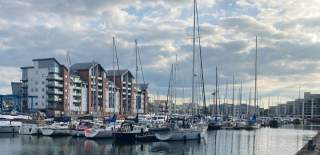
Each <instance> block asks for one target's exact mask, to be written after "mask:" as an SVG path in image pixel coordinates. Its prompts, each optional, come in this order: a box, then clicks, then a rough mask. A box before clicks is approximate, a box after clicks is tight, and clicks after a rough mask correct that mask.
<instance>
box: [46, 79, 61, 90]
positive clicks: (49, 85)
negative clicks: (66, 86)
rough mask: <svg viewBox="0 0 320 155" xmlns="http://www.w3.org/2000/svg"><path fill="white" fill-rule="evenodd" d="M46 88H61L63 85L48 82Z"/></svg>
mask: <svg viewBox="0 0 320 155" xmlns="http://www.w3.org/2000/svg"><path fill="white" fill-rule="evenodd" d="M47 86H48V87H55V88H63V84H61V83H58V82H53V81H49V82H48V84H47Z"/></svg>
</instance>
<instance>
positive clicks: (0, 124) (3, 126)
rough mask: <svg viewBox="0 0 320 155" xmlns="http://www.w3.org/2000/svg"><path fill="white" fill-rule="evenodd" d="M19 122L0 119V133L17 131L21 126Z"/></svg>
mask: <svg viewBox="0 0 320 155" xmlns="http://www.w3.org/2000/svg"><path fill="white" fill-rule="evenodd" d="M21 124H22V123H21V122H18V121H11V120H5V121H0V133H17V132H19V128H20V126H21Z"/></svg>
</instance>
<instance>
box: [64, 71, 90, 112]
mask: <svg viewBox="0 0 320 155" xmlns="http://www.w3.org/2000/svg"><path fill="white" fill-rule="evenodd" d="M87 88H88V84H87V83H86V82H85V81H84V80H82V79H81V78H80V76H79V75H77V74H76V73H73V72H72V73H71V74H70V87H69V92H70V94H69V96H70V100H69V110H70V113H71V114H86V113H88V106H87Z"/></svg>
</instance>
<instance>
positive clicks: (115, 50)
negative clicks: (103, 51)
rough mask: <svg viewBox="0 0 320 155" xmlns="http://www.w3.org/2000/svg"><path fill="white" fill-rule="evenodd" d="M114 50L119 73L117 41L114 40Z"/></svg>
mask: <svg viewBox="0 0 320 155" xmlns="http://www.w3.org/2000/svg"><path fill="white" fill-rule="evenodd" d="M114 52H115V54H116V61H117V69H118V73H119V74H120V67H119V58H118V49H117V42H116V41H115V42H114Z"/></svg>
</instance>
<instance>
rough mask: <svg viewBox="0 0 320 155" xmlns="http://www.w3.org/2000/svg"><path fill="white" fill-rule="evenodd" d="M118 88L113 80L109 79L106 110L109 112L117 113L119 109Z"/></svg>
mask: <svg viewBox="0 0 320 155" xmlns="http://www.w3.org/2000/svg"><path fill="white" fill-rule="evenodd" d="M119 106H120V89H119V87H117V86H116V85H115V84H114V83H113V81H109V93H108V106H107V107H106V112H107V113H109V114H112V113H119V110H120V107H119Z"/></svg>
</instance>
